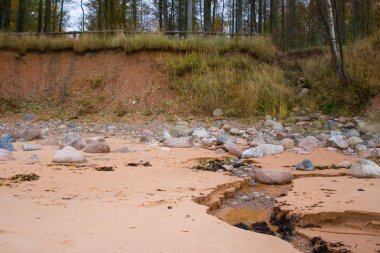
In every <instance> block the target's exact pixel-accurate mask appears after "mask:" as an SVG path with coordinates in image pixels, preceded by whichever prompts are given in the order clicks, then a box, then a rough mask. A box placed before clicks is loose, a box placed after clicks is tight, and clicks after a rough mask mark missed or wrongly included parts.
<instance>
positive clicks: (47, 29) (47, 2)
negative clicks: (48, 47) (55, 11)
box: [44, 0, 51, 33]
mask: <svg viewBox="0 0 380 253" xmlns="http://www.w3.org/2000/svg"><path fill="white" fill-rule="evenodd" d="M50 9H51V1H50V0H45V26H44V32H45V33H48V32H50Z"/></svg>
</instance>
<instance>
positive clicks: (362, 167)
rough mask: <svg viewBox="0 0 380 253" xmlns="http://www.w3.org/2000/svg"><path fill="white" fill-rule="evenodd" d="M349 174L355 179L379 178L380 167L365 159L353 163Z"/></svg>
mask: <svg viewBox="0 0 380 253" xmlns="http://www.w3.org/2000/svg"><path fill="white" fill-rule="evenodd" d="M349 174H350V175H352V176H355V177H380V167H379V166H378V165H377V164H376V163H374V162H372V161H370V160H366V159H362V160H359V161H357V162H356V163H354V164H353V165H352V166H351V168H350V170H349Z"/></svg>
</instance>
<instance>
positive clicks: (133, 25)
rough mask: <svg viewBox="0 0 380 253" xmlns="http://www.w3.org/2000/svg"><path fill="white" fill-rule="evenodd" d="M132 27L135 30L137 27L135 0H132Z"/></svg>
mask: <svg viewBox="0 0 380 253" xmlns="http://www.w3.org/2000/svg"><path fill="white" fill-rule="evenodd" d="M131 8H132V29H133V31H136V29H137V0H132V6H131Z"/></svg>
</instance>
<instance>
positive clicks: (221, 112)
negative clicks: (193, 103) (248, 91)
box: [212, 108, 223, 117]
mask: <svg viewBox="0 0 380 253" xmlns="http://www.w3.org/2000/svg"><path fill="white" fill-rule="evenodd" d="M212 115H213V116H214V117H220V116H222V115H223V110H222V109H220V108H216V109H215V110H214V111H213V112H212Z"/></svg>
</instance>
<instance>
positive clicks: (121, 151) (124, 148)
mask: <svg viewBox="0 0 380 253" xmlns="http://www.w3.org/2000/svg"><path fill="white" fill-rule="evenodd" d="M112 152H114V153H130V152H131V151H130V150H129V148H127V147H123V148H118V149H115V150H113V151H112Z"/></svg>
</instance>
